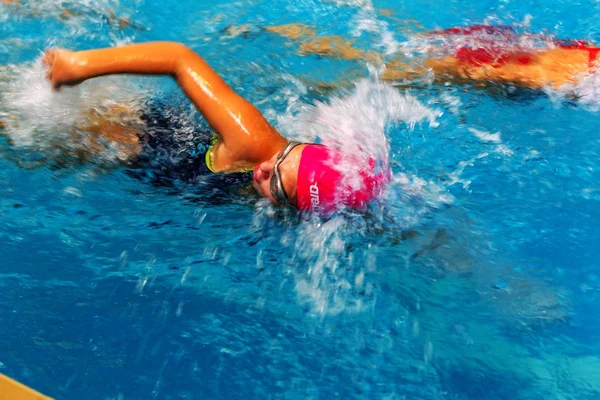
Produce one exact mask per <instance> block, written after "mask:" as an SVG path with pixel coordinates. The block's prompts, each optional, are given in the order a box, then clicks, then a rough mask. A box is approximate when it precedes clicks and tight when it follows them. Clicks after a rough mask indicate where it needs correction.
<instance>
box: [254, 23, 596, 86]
mask: <svg viewBox="0 0 600 400" xmlns="http://www.w3.org/2000/svg"><path fill="white" fill-rule="evenodd" d="M265 30H266V31H267V32H271V33H275V34H278V35H281V36H284V37H286V38H288V39H290V40H292V41H296V42H298V43H299V44H300V47H299V53H300V54H302V55H310V54H316V55H319V56H322V57H331V58H342V59H347V60H359V59H360V60H363V61H365V62H367V63H370V64H375V65H385V70H384V71H383V73H382V75H381V79H382V80H384V81H390V82H398V81H403V80H409V81H410V80H412V79H416V78H419V77H420V76H424V75H427V74H429V73H431V72H433V77H434V79H435V80H436V81H441V82H447V81H453V82H459V83H464V82H474V83H477V84H480V85H485V84H488V83H504V84H513V85H516V86H521V87H526V88H532V89H540V88H543V87H552V88H554V89H559V88H560V87H562V86H564V85H567V84H574V83H577V82H578V81H579V80H580V79H581V78H582V77H583V76H585V74H587V73H592V72H594V71H595V70H596V68H597V61H598V58H599V56H600V47H596V46H594V45H593V44H591V43H589V42H587V41H584V40H561V39H555V38H552V37H549V36H544V35H530V34H517V32H516V31H515V30H514V29H513V28H512V27H509V26H491V25H473V26H467V27H458V28H449V29H444V30H437V31H429V32H426V33H425V34H421V35H419V36H418V37H421V38H423V39H425V40H432V39H433V40H434V43H433V45H432V46H431V49H430V51H429V52H428V54H427V55H426V58H425V59H424V60H422V62H421V64H420V65H419V58H418V57H417V58H415V59H410V58H407V57H404V58H397V59H391V60H389V57H386V56H385V55H383V54H380V53H377V52H367V51H363V50H360V49H358V48H356V47H354V46H352V43H351V42H350V41H346V40H344V39H343V38H341V37H337V36H331V37H329V36H318V37H316V33H315V31H314V30H313V29H312V28H311V27H307V26H303V25H282V26H275V27H273V26H268V27H265ZM439 42H441V44H439ZM386 59H387V60H386Z"/></svg>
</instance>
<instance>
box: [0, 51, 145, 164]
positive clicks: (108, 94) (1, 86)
mask: <svg viewBox="0 0 600 400" xmlns="http://www.w3.org/2000/svg"><path fill="white" fill-rule="evenodd" d="M140 101H142V96H141V93H140V92H139V91H138V90H136V89H135V88H134V86H133V85H132V84H131V83H125V81H124V80H120V79H115V78H99V79H94V80H91V81H88V82H85V83H83V84H81V85H79V86H75V87H65V88H62V89H61V90H60V91H56V90H53V89H52V87H51V85H50V83H49V82H48V81H47V79H46V77H45V68H44V67H43V66H42V64H41V59H38V60H37V61H35V62H34V63H31V64H23V65H18V66H8V67H7V68H6V69H5V70H2V71H0V120H2V121H3V122H4V124H5V134H6V135H7V136H8V137H9V138H10V139H11V143H12V144H13V145H14V146H17V147H23V148H29V149H32V150H34V151H41V152H45V151H49V150H52V149H53V148H56V147H57V144H60V146H67V147H69V146H72V148H73V149H75V148H76V147H77V146H78V145H81V143H78V142H77V139H76V136H77V127H78V125H80V124H82V123H85V122H86V121H87V118H88V117H89V113H90V111H91V110H93V109H106V108H109V107H110V106H111V105H115V104H128V105H131V106H134V105H135V104H139V102H140ZM113 150H114V149H113ZM113 156H114V157H117V158H118V157H119V154H116V153H115V154H113Z"/></svg>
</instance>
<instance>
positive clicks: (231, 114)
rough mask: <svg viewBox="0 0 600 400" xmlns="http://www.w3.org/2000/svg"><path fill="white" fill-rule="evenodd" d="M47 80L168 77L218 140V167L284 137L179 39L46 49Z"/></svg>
mask: <svg viewBox="0 0 600 400" xmlns="http://www.w3.org/2000/svg"><path fill="white" fill-rule="evenodd" d="M44 63H45V64H46V65H47V66H48V79H49V80H50V81H51V83H52V85H53V86H54V87H56V88H59V87H60V86H63V85H74V84H78V83H81V82H83V81H85V80H87V79H90V78H94V77H98V76H103V75H110V74H141V75H170V76H172V77H173V78H175V80H176V81H177V83H178V84H179V86H181V88H182V89H183V91H184V92H185V93H186V94H187V96H188V97H189V98H190V99H191V100H192V102H193V103H194V104H195V105H196V107H197V108H198V110H199V111H200V112H201V113H202V115H203V116H204V117H205V118H206V120H207V122H208V123H209V125H210V126H211V127H212V128H213V129H214V130H215V131H216V132H217V133H218V134H219V136H220V138H221V140H219V142H217V144H216V145H215V147H214V150H213V157H214V166H215V168H216V169H217V170H219V171H226V170H238V169H241V168H247V167H253V166H254V165H256V164H258V163H260V162H262V161H265V160H268V159H270V158H271V157H272V156H273V155H274V154H276V153H277V152H279V151H280V150H281V148H283V147H284V146H285V145H286V143H287V141H286V139H285V138H284V137H283V136H281V135H280V134H279V132H277V130H276V129H275V128H274V127H273V126H271V125H270V124H269V122H268V121H267V120H266V119H265V118H264V116H263V115H262V114H261V113H260V111H259V110H258V109H257V108H256V107H254V106H253V105H252V104H250V103H249V102H248V101H247V100H245V99H244V98H242V97H241V96H239V95H238V94H236V93H235V92H234V91H233V90H232V89H231V88H230V87H229V86H228V85H227V84H226V83H225V81H224V80H223V79H222V78H221V77H220V76H219V75H218V74H217V73H216V72H215V71H214V70H213V69H212V68H211V67H210V66H209V65H208V64H207V63H206V61H204V60H203V59H202V57H200V56H199V55H198V54H197V53H195V52H194V51H192V50H191V49H189V48H188V47H186V46H184V45H183V44H180V43H175V42H153V43H143V44H133V45H127V46H122V47H114V48H107V49H99V50H88V51H80V52H70V51H67V50H60V49H58V50H48V51H47V52H46V55H45V57H44Z"/></svg>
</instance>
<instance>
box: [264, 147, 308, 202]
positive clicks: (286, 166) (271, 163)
mask: <svg viewBox="0 0 600 400" xmlns="http://www.w3.org/2000/svg"><path fill="white" fill-rule="evenodd" d="M304 147H305V146H304V145H300V146H297V147H295V148H294V149H293V150H292V151H291V152H290V153H289V154H288V155H287V156H286V157H285V159H284V160H282V162H281V163H280V164H279V168H278V170H279V175H280V177H281V184H282V186H283V189H284V191H285V193H286V196H287V200H288V202H289V203H290V205H292V206H294V207H295V206H296V185H297V177H298V165H299V163H300V157H301V155H302V149H303V148H304ZM280 156H281V153H278V154H275V155H274V156H273V157H271V159H270V160H268V161H264V162H262V163H260V164H259V165H257V166H256V168H255V169H254V179H253V182H252V185H253V186H254V189H256V191H257V192H258V194H260V195H261V196H263V197H266V198H267V199H269V201H270V202H271V203H272V204H274V205H276V206H280V205H283V204H282V203H281V202H280V201H278V200H277V198H276V197H275V196H273V190H272V189H273V188H274V187H276V181H277V178H276V176H275V164H276V163H277V160H278V159H279V157H280Z"/></svg>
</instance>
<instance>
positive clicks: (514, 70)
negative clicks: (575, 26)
mask: <svg viewBox="0 0 600 400" xmlns="http://www.w3.org/2000/svg"><path fill="white" fill-rule="evenodd" d="M502 56H505V57H506V58H507V60H506V61H504V62H496V61H491V62H475V63H474V62H465V61H463V60H460V59H458V58H457V57H455V56H446V57H444V58H442V59H428V60H426V61H425V63H424V65H425V66H426V67H428V68H431V69H432V70H433V72H434V74H435V75H436V78H437V79H458V80H465V81H466V80H470V81H478V82H482V83H485V82H501V83H513V84H515V85H519V86H524V87H529V88H533V89H540V88H542V87H545V86H550V87H553V88H554V89H558V88H560V87H561V86H563V85H565V84H569V83H575V82H577V80H578V78H580V76H581V75H582V74H584V73H586V72H587V71H589V69H590V67H591V66H592V65H591V64H590V61H589V52H588V51H587V50H581V49H564V48H551V49H538V50H533V51H532V52H530V53H514V54H510V53H507V54H505V55H502ZM524 58H526V59H527V61H526V62H519V59H524Z"/></svg>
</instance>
